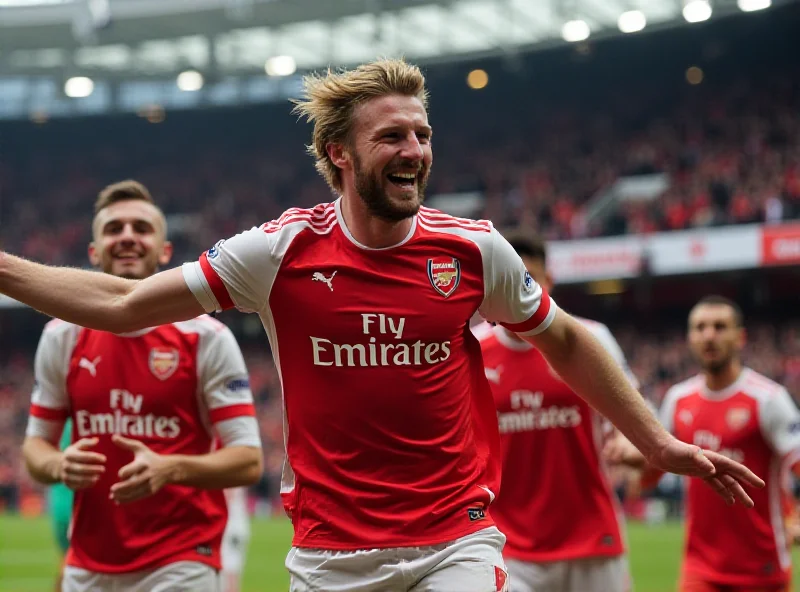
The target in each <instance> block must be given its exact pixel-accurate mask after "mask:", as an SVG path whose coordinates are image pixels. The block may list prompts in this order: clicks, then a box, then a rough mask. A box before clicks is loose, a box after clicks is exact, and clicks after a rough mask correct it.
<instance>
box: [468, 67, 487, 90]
mask: <svg viewBox="0 0 800 592" xmlns="http://www.w3.org/2000/svg"><path fill="white" fill-rule="evenodd" d="M487 84H489V75H488V74H487V73H486V70H472V71H471V72H470V73H469V74H468V75H467V86H469V87H470V88H471V89H472V90H480V89H482V88H486V85H487Z"/></svg>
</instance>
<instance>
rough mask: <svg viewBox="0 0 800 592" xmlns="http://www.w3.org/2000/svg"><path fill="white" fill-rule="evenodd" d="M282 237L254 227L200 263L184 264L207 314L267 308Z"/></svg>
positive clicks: (211, 251)
mask: <svg viewBox="0 0 800 592" xmlns="http://www.w3.org/2000/svg"><path fill="white" fill-rule="evenodd" d="M278 234H279V233H273V234H269V233H267V232H266V231H265V230H264V229H263V228H255V227H254V228H251V229H250V230H247V231H245V232H242V233H240V234H237V235H236V236H234V237H232V238H229V239H227V240H221V241H219V242H218V243H217V244H216V245H214V246H213V247H212V248H210V249H209V250H208V251H206V252H205V253H203V254H202V255H201V256H200V259H199V260H198V261H196V262H194V263H184V264H183V277H184V279H185V280H186V284H187V285H188V286H189V289H190V290H191V291H192V293H193V294H194V295H195V297H196V298H197V300H198V302H200V304H201V305H202V306H203V308H204V309H205V311H206V312H213V311H222V310H227V309H229V308H234V307H236V308H237V309H239V310H241V311H242V312H257V311H260V310H262V309H263V308H264V306H265V305H266V303H267V299H268V298H269V291H270V288H271V286H272V281H273V280H274V278H275V274H276V273H277V270H278V264H279V261H278V260H277V259H276V258H275V257H274V247H275V241H276V239H277V238H278V237H277V236H276V235H278Z"/></svg>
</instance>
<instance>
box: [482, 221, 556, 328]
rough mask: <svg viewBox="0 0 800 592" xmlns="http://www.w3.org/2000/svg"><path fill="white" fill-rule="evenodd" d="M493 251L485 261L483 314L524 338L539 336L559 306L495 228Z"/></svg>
mask: <svg viewBox="0 0 800 592" xmlns="http://www.w3.org/2000/svg"><path fill="white" fill-rule="evenodd" d="M491 232H492V237H491V248H490V249H489V253H487V257H486V260H485V261H484V281H485V282H486V291H485V296H484V299H483V303H482V304H481V306H480V313H481V315H482V316H483V317H484V318H485V319H486V320H487V321H490V322H496V323H500V324H501V325H503V326H504V327H506V328H507V329H509V330H511V331H514V332H515V333H518V334H520V335H525V336H528V335H538V334H539V333H542V332H543V331H545V330H546V329H547V328H548V327H549V326H550V323H552V322H553V318H555V315H556V304H555V302H554V301H552V300H551V299H550V296H549V295H548V294H547V292H545V291H544V290H543V289H542V287H541V286H540V285H539V284H537V283H536V282H535V281H533V278H532V277H531V274H529V273H528V270H527V269H525V265H524V264H523V263H522V259H521V258H520V256H519V255H517V253H516V251H514V247H512V246H511V245H510V244H509V242H508V241H507V240H506V239H505V238H504V237H503V236H502V235H501V234H500V233H499V232H497V230H496V229H495V228H494V227H492V230H491Z"/></svg>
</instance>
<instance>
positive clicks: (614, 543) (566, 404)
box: [475, 321, 636, 562]
mask: <svg viewBox="0 0 800 592" xmlns="http://www.w3.org/2000/svg"><path fill="white" fill-rule="evenodd" d="M583 323H584V325H585V326H586V328H587V329H589V330H590V331H591V332H592V334H593V335H594V336H595V337H596V338H597V339H598V340H599V341H600V342H601V343H602V344H603V346H604V347H605V348H606V350H607V351H608V352H609V353H610V354H611V355H612V356H613V357H614V359H615V360H616V361H617V363H618V364H619V365H620V367H622V368H623V369H624V370H625V371H626V373H627V375H628V376H629V379H630V380H631V382H633V383H635V382H636V380H635V378H633V376H632V374H631V373H630V370H629V369H628V365H627V363H626V361H625V356H624V354H623V353H622V350H621V349H620V347H619V345H618V344H617V342H616V340H615V339H614V337H613V336H612V335H611V332H610V331H609V330H608V328H607V327H606V326H605V325H603V324H601V323H595V322H592V321H583ZM475 333H476V335H477V336H478V338H479V339H480V340H481V349H482V350H483V360H484V365H485V367H486V370H485V371H486V376H487V378H488V379H489V383H490V384H491V386H492V392H493V393H494V400H495V405H496V406H497V419H498V423H499V426H500V438H501V440H502V444H503V481H502V487H501V489H500V493H499V495H498V497H497V500H496V501H495V502H494V504H493V505H492V516H493V518H494V520H495V522H496V523H497V526H498V528H499V529H500V530H501V531H502V532H503V533H504V534H505V535H506V537H507V539H508V540H507V541H506V546H505V549H504V551H503V553H504V555H505V556H506V557H508V558H511V559H517V560H520V561H530V562H549V561H567V560H573V559H580V558H587V557H603V556H606V557H609V556H616V555H620V554H622V553H623V552H624V542H623V533H622V529H621V520H622V518H621V515H622V513H621V510H620V508H619V507H618V504H617V500H616V497H615V494H614V491H613V488H612V486H611V484H610V481H609V478H608V476H607V473H606V468H605V465H604V463H603V461H602V457H601V454H600V451H601V450H602V445H603V438H604V426H605V425H606V423H607V422H606V421H605V420H604V419H603V418H602V417H601V416H600V415H599V414H598V413H597V412H595V411H594V410H593V409H592V408H591V407H590V406H589V404H588V403H586V402H585V401H584V400H583V399H582V398H581V397H579V396H578V395H577V394H575V392H573V390H572V389H571V388H570V387H569V386H567V385H566V384H565V383H564V382H563V381H562V380H561V379H560V378H559V376H558V375H557V374H556V373H555V371H553V370H552V369H551V368H550V365H549V364H548V363H547V360H546V359H545V358H544V356H543V355H542V354H541V353H540V352H539V351H538V350H537V349H535V348H534V347H533V346H531V345H530V344H529V343H527V342H523V341H520V340H517V339H514V338H513V337H512V336H511V335H509V334H508V332H507V331H505V330H504V329H503V328H502V327H491V326H489V325H483V326H479V327H477V328H476V329H475Z"/></svg>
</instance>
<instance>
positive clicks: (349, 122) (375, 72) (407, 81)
mask: <svg viewBox="0 0 800 592" xmlns="http://www.w3.org/2000/svg"><path fill="white" fill-rule="evenodd" d="M303 87H304V92H303V97H302V98H301V99H298V100H295V101H292V102H293V103H294V104H295V107H294V109H293V113H296V114H298V115H300V116H301V117H305V119H306V120H307V121H309V122H310V123H313V124H314V135H313V141H312V143H311V145H310V146H308V153H309V154H310V155H311V156H313V157H314V159H315V160H316V168H317V171H318V172H319V174H321V175H322V176H323V177H324V178H325V181H327V182H328V185H330V186H331V188H332V189H333V190H334V191H337V192H339V191H341V189H342V179H341V170H340V169H339V168H338V167H337V166H336V165H335V164H333V161H332V160H331V157H330V156H329V155H328V150H327V146H328V144H330V143H333V142H343V143H344V142H347V141H348V139H349V136H350V132H351V130H352V126H353V112H354V111H355V109H356V107H357V106H358V105H360V104H362V103H364V102H365V101H368V100H370V99H374V98H377V97H383V96H387V95H402V96H407V97H416V98H418V99H419V100H420V101H421V102H422V105H423V106H424V107H425V109H426V110H427V108H428V91H427V90H426V89H425V77H424V76H423V75H422V72H421V71H420V69H419V68H418V67H417V66H414V65H412V64H408V63H406V62H405V61H404V60H389V59H384V60H377V61H374V62H370V63H368V64H362V65H360V66H358V67H357V68H356V69H355V70H340V71H339V72H334V71H332V70H330V69H329V70H328V71H327V72H326V73H325V74H322V75H321V74H310V75H308V76H306V77H305V78H304V79H303Z"/></svg>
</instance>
